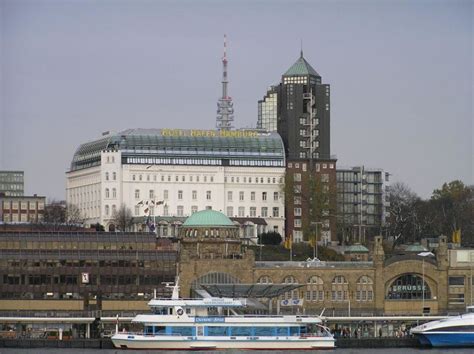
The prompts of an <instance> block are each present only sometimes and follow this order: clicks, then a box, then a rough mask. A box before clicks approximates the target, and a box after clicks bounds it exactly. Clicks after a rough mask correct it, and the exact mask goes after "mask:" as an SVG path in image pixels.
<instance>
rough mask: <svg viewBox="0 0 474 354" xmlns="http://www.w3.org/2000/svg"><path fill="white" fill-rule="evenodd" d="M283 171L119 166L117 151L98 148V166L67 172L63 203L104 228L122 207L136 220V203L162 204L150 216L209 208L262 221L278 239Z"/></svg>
mask: <svg viewBox="0 0 474 354" xmlns="http://www.w3.org/2000/svg"><path fill="white" fill-rule="evenodd" d="M284 173H285V168H284V167H247V166H196V165H176V164H175V165H146V164H122V153H121V151H116V150H104V151H102V152H101V163H100V165H98V166H93V167H90V168H85V169H80V170H76V171H71V172H68V173H67V202H68V203H70V204H75V205H77V207H78V208H79V209H80V210H81V213H82V215H83V216H84V217H85V222H86V224H89V225H91V224H95V223H100V224H102V225H104V226H105V227H106V229H108V226H109V225H110V224H111V223H113V220H112V216H113V214H114V211H115V210H118V209H119V208H120V206H121V205H122V204H124V205H125V206H126V207H128V208H130V210H131V211H132V215H133V216H135V217H139V216H144V215H145V208H146V206H143V205H142V204H140V205H139V203H140V201H143V202H144V203H145V202H146V201H150V200H153V201H155V202H157V201H163V204H161V205H159V206H156V207H155V208H154V209H152V210H150V211H149V213H150V215H152V216H185V217H186V216H189V215H191V214H192V213H193V212H195V211H199V210H204V209H210V208H212V209H213V210H218V211H221V212H223V213H224V214H226V215H228V216H229V217H241V218H263V219H264V220H265V222H266V223H267V226H266V231H277V232H279V233H280V234H281V235H284V231H285V230H284V214H285V213H284V205H285V200H284V193H283V183H284ZM147 215H148V214H147ZM253 236H254V237H255V236H256V234H254V235H253Z"/></svg>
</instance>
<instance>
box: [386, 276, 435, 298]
mask: <svg viewBox="0 0 474 354" xmlns="http://www.w3.org/2000/svg"><path fill="white" fill-rule="evenodd" d="M423 295H424V298H425V299H431V289H430V287H429V286H428V285H427V284H426V281H425V283H424V284H423V278H422V277H420V276H419V275H417V274H404V275H402V276H400V277H398V278H397V279H395V280H394V281H393V282H392V284H390V286H389V287H388V291H387V299H391V300H399V299H400V300H406V299H410V300H421V299H423Z"/></svg>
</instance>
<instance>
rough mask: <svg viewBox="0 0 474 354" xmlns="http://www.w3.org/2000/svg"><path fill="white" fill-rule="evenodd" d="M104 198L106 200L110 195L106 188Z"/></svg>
mask: <svg viewBox="0 0 474 354" xmlns="http://www.w3.org/2000/svg"><path fill="white" fill-rule="evenodd" d="M105 197H106V198H109V197H110V195H109V189H108V188H105Z"/></svg>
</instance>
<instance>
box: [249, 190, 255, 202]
mask: <svg viewBox="0 0 474 354" xmlns="http://www.w3.org/2000/svg"><path fill="white" fill-rule="evenodd" d="M250 200H251V201H255V192H250Z"/></svg>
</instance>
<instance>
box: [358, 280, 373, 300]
mask: <svg viewBox="0 0 474 354" xmlns="http://www.w3.org/2000/svg"><path fill="white" fill-rule="evenodd" d="M373 283H374V282H373V281H372V279H371V278H369V277H368V276H367V275H363V276H361V277H360V278H359V280H357V286H356V301H362V302H363V301H374V289H373Z"/></svg>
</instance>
